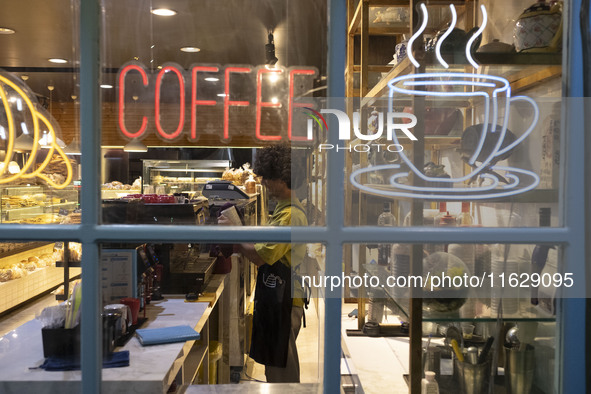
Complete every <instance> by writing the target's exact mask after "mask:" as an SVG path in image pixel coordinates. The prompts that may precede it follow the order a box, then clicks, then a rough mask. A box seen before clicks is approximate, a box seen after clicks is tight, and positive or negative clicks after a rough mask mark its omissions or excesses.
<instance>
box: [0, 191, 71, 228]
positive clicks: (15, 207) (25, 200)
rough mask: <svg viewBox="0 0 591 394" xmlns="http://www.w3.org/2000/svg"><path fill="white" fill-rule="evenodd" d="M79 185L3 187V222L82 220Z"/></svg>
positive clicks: (64, 221)
mask: <svg viewBox="0 0 591 394" xmlns="http://www.w3.org/2000/svg"><path fill="white" fill-rule="evenodd" d="M79 189H80V187H79V186H75V185H70V186H67V187H66V188H64V189H55V188H52V187H49V186H41V185H25V186H0V196H2V207H1V208H0V213H1V214H0V220H1V222H2V223H21V224H23V223H26V224H60V223H76V222H78V223H79V221H80V211H79V207H80V204H79V203H78V199H79Z"/></svg>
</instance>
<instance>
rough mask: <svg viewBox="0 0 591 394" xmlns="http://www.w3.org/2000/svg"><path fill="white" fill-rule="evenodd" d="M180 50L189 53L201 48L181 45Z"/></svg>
mask: <svg viewBox="0 0 591 394" xmlns="http://www.w3.org/2000/svg"><path fill="white" fill-rule="evenodd" d="M181 51H183V52H189V53H195V52H199V51H201V49H200V48H197V47H182V48H181Z"/></svg>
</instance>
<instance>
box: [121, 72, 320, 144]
mask: <svg viewBox="0 0 591 394" xmlns="http://www.w3.org/2000/svg"><path fill="white" fill-rule="evenodd" d="M317 74H318V73H317V70H316V69H315V68H310V67H290V68H282V67H276V68H267V67H264V66H261V67H256V68H253V67H250V66H240V65H231V66H224V67H223V66H219V65H193V66H191V67H189V69H188V70H185V69H183V68H182V67H181V66H179V65H178V64H174V63H167V64H164V65H163V66H162V68H161V69H160V70H158V71H157V72H150V71H149V70H148V69H147V68H145V67H144V66H143V65H142V64H140V63H138V62H131V63H128V64H126V65H124V66H123V67H121V69H120V70H119V73H118V77H117V89H118V91H117V105H118V125H119V131H120V132H121V134H122V135H124V136H125V137H127V138H129V139H134V138H139V139H141V138H143V137H145V135H146V133H147V132H148V130H149V128H150V127H152V129H153V130H154V131H155V133H157V135H158V136H159V137H160V138H162V139H163V140H165V141H174V140H176V139H178V138H179V137H181V136H186V138H187V139H188V140H189V141H198V140H199V137H200V135H202V134H203V133H218V134H219V136H220V139H221V140H222V141H228V140H229V139H230V138H231V137H232V131H231V130H232V128H233V129H235V130H236V129H238V130H239V131H238V132H239V133H240V134H242V135H244V134H248V135H251V136H254V137H255V138H256V140H258V141H261V142H266V141H280V140H290V141H297V140H306V133H305V130H302V131H301V132H297V131H296V130H295V128H294V120H293V112H294V110H295V109H296V108H298V107H303V106H305V105H306V104H304V103H302V102H300V101H299V100H298V102H297V103H296V102H295V100H294V97H298V96H300V95H302V94H304V93H305V92H307V91H309V90H310V89H311V88H312V87H313V81H314V78H315V77H316V76H317ZM134 102H142V103H146V102H147V103H152V104H153V105H151V109H150V111H149V112H148V113H144V114H142V116H141V121H140V122H136V123H137V124H135V125H131V122H130V121H129V120H128V118H129V117H130V111H132V109H131V108H132V106H133V105H134ZM164 104H166V109H164ZM211 114H216V115H215V118H213V119H212V116H211ZM265 122H267V124H265ZM241 126H243V127H241ZM204 129H207V131H204Z"/></svg>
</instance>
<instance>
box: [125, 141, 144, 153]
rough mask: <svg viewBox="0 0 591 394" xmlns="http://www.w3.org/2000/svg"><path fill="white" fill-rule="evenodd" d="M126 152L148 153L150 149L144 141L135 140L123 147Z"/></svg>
mask: <svg viewBox="0 0 591 394" xmlns="http://www.w3.org/2000/svg"><path fill="white" fill-rule="evenodd" d="M123 150H124V151H125V152H147V151H148V147H147V146H146V145H144V144H143V143H142V141H140V140H138V139H136V138H134V139H133V140H131V141H130V142H129V143H128V144H127V145H125V146H124V147H123Z"/></svg>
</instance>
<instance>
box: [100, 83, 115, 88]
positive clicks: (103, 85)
mask: <svg viewBox="0 0 591 394" xmlns="http://www.w3.org/2000/svg"><path fill="white" fill-rule="evenodd" d="M101 88H103V89H113V85H107V84H102V85H101Z"/></svg>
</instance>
